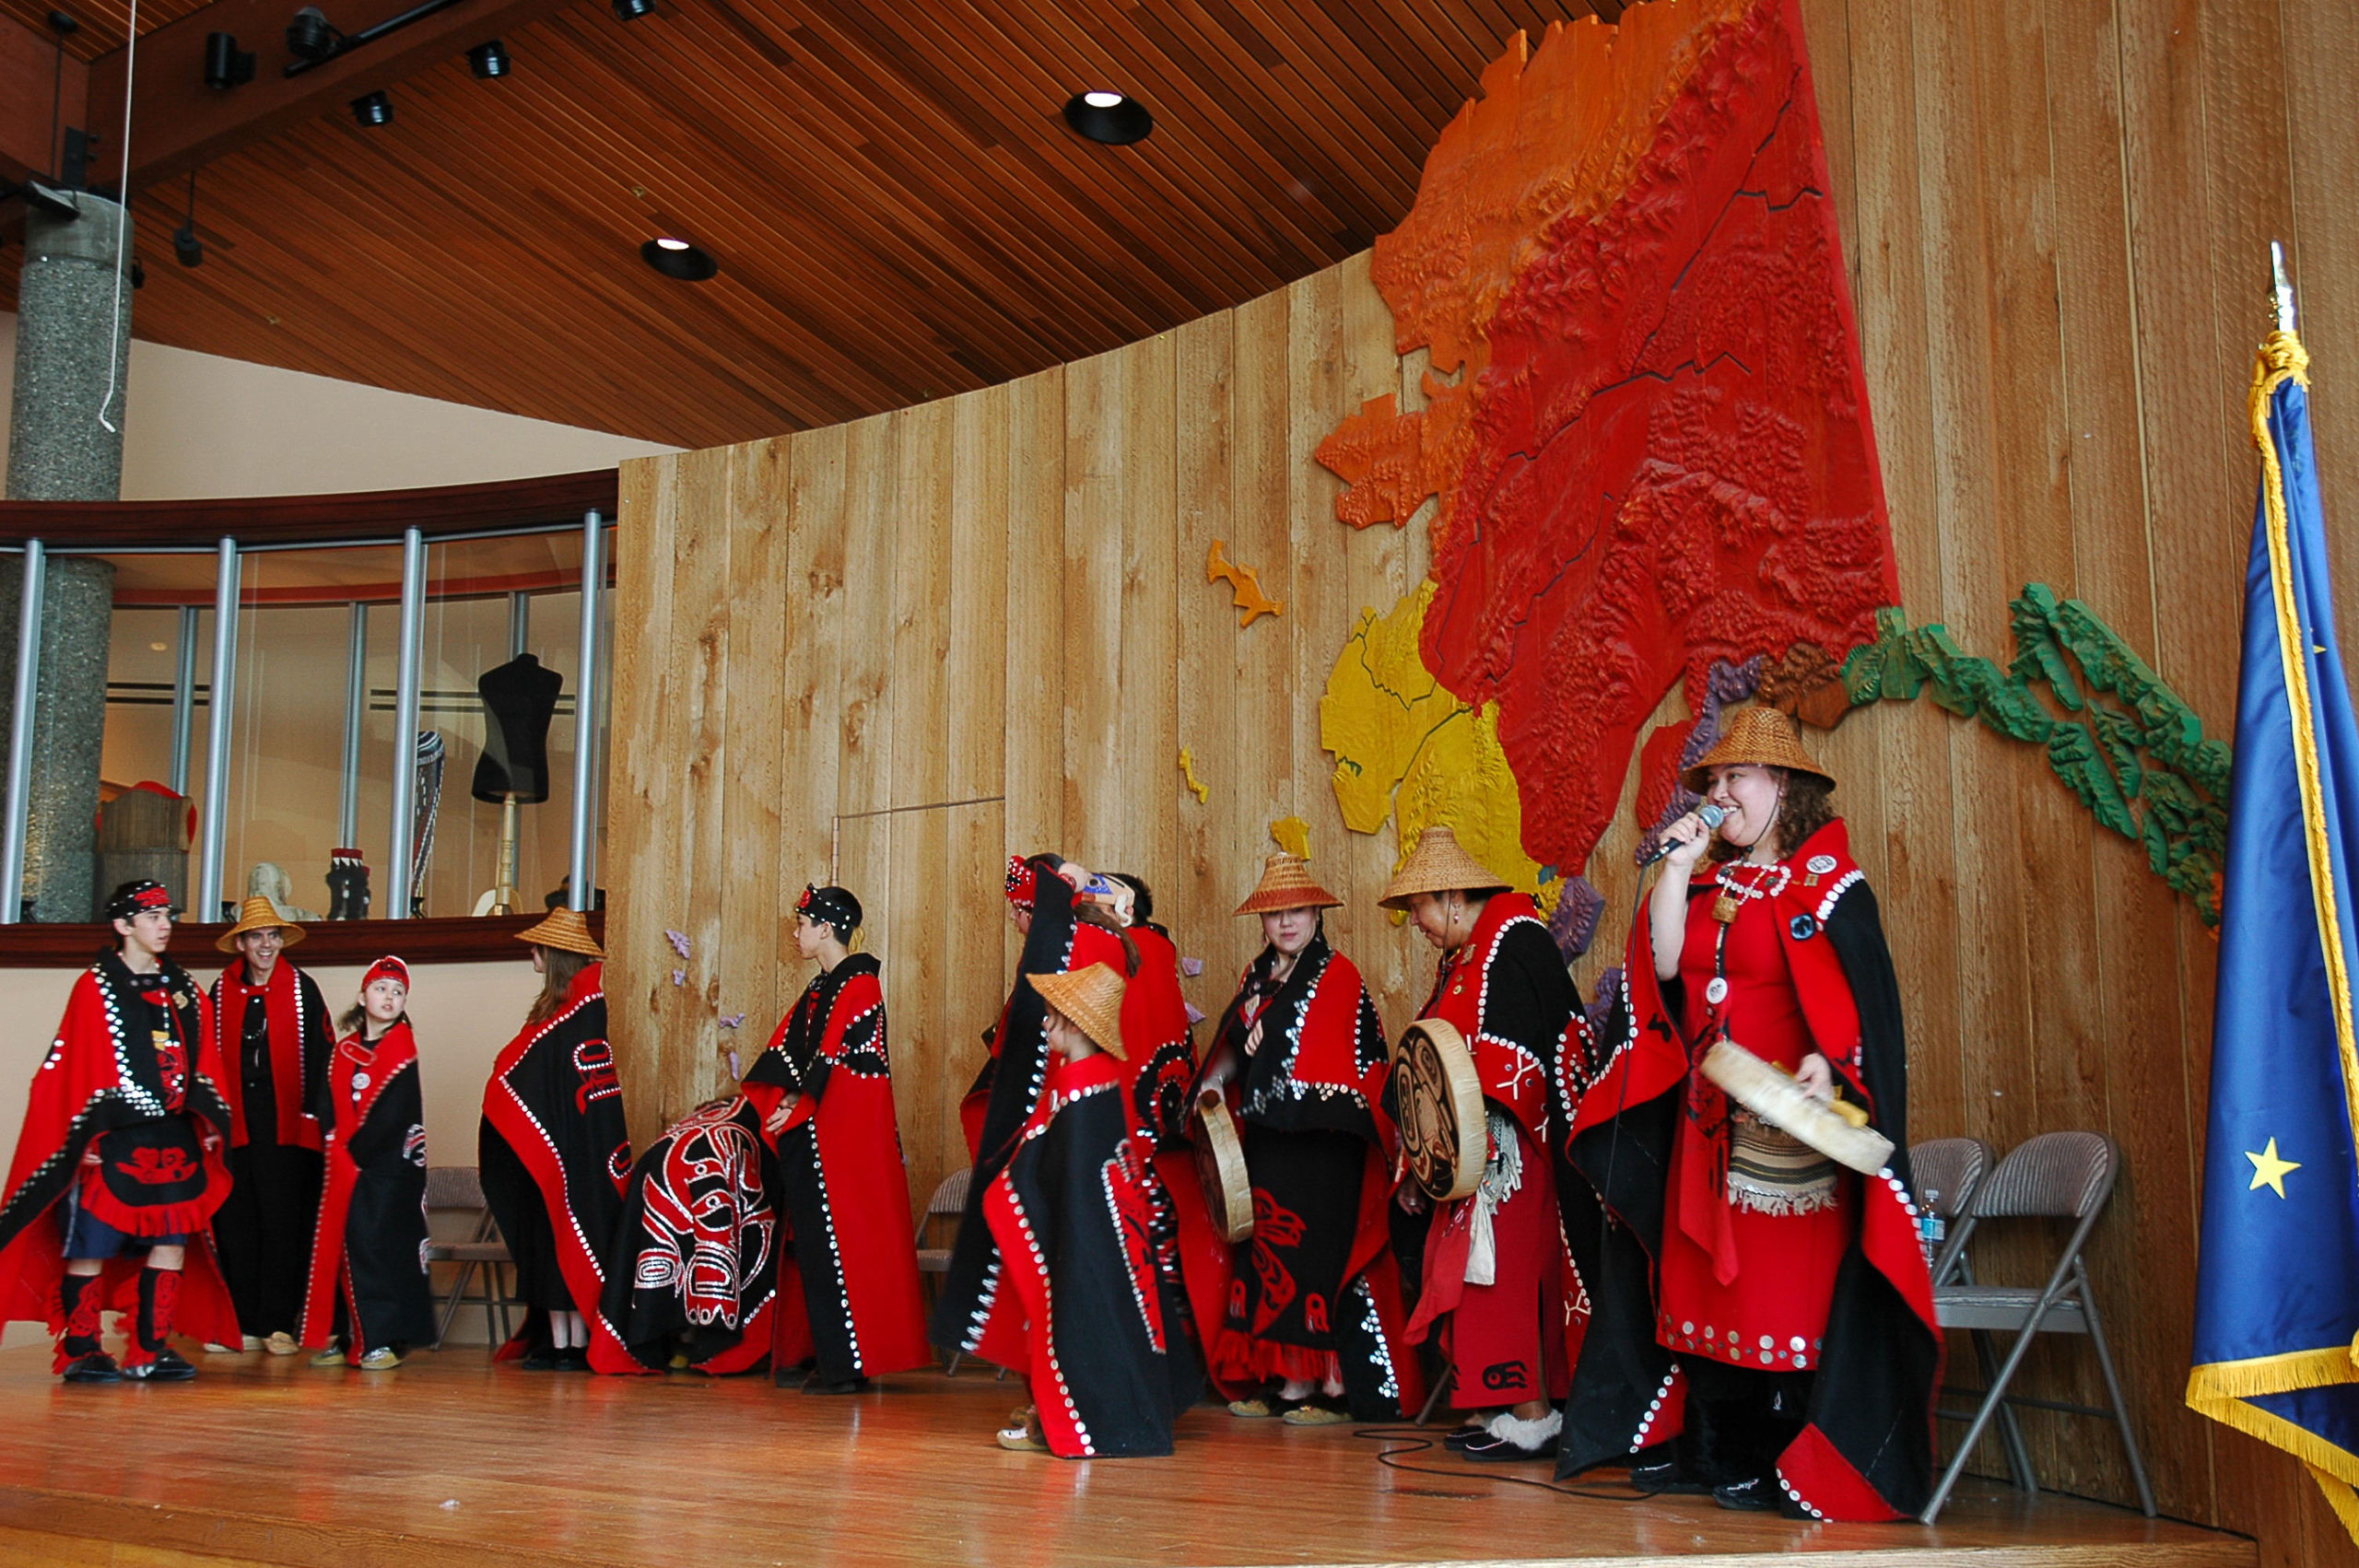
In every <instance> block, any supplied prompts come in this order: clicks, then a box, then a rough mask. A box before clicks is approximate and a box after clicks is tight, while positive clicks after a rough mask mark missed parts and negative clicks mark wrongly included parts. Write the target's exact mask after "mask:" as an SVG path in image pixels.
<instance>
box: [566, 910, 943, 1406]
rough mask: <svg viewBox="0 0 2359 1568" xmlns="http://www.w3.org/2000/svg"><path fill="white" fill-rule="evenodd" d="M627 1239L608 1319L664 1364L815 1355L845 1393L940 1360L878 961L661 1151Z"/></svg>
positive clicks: (847, 968)
mask: <svg viewBox="0 0 2359 1568" xmlns="http://www.w3.org/2000/svg"><path fill="white" fill-rule="evenodd" d="M789 1092H792V1093H794V1094H798V1095H799V1096H800V1098H799V1099H798V1100H797V1101H796V1103H795V1106H794V1108H793V1109H792V1111H791V1112H789V1113H788V1114H787V1116H786V1117H785V1119H784V1121H783V1122H782V1124H781V1126H780V1129H779V1130H778V1131H776V1132H772V1131H770V1130H769V1120H770V1117H771V1114H772V1113H773V1112H774V1111H776V1110H777V1108H778V1107H779V1106H780V1104H781V1103H782V1102H783V1101H784V1099H785V1098H786V1095H787V1094H788V1093H789ZM618 1237H619V1239H618V1242H617V1246H616V1262H615V1267H614V1269H613V1270H610V1271H609V1274H608V1277H607V1283H606V1300H607V1311H608V1316H611V1317H613V1318H614V1320H615V1321H616V1323H617V1324H620V1325H622V1326H623V1332H624V1342H625V1344H626V1345H628V1347H629V1349H630V1352H631V1353H632V1355H633V1356H634V1357H635V1358H636V1359H637V1360H638V1361H639V1362H640V1364H641V1365H643V1366H645V1367H646V1368H647V1369H648V1370H651V1371H652V1370H657V1369H660V1368H661V1367H662V1366H663V1364H664V1363H665V1360H666V1358H668V1357H669V1355H670V1353H671V1351H672V1347H673V1346H674V1345H675V1343H677V1342H679V1341H680V1340H681V1338H682V1336H683V1335H684V1334H685V1335H686V1336H687V1357H688V1360H689V1363H690V1364H691V1365H694V1366H695V1367H696V1368H697V1369H698V1370H699V1371H702V1372H708V1373H712V1374H716V1375H720V1374H727V1373H733V1372H745V1371H749V1370H751V1369H752V1368H754V1367H756V1366H758V1365H759V1364H761V1363H762V1361H763V1360H764V1359H765V1358H766V1357H767V1358H768V1359H769V1362H770V1364H771V1365H773V1366H777V1367H789V1366H793V1365H796V1364H798V1363H801V1362H803V1361H804V1360H806V1359H809V1360H816V1363H817V1364H818V1371H819V1375H820V1376H821V1378H823V1379H825V1380H827V1381H830V1382H838V1381H843V1380H846V1379H849V1378H853V1377H874V1376H881V1375H884V1374H886V1373H891V1372H906V1371H908V1370H909V1369H910V1368H911V1367H916V1366H923V1365H925V1364H926V1363H929V1362H931V1361H932V1360H933V1349H932V1347H931V1346H929V1345H928V1344H927V1342H926V1338H925V1308H924V1303H923V1299H922V1296H921V1293H920V1287H919V1283H918V1271H917V1234H916V1229H915V1226H914V1223H913V1222H912V1220H911V1217H910V1187H909V1176H908V1174H907V1171H906V1169H905V1167H904V1166H903V1165H902V1164H901V1141H900V1132H899V1129H898V1124H897V1123H896V1121H895V1119H894V1113H893V1083H892V1072H891V1065H890V1062H889V1060H888V1059H887V1056H886V1031H885V993H884V989H883V986H882V983H881V980H880V977H879V973H878V969H877V965H876V960H875V959H874V958H873V957H871V956H869V955H868V954H851V956H850V957H847V958H846V959H845V960H844V961H843V962H842V963H840V964H839V965H836V967H835V968H834V969H832V970H830V971H827V973H824V974H821V975H819V976H818V977H816V978H814V979H813V980H812V982H811V984H810V985H809V986H808V987H807V988H805V989H804V993H803V995H802V996H801V997H800V998H798V999H797V1000H796V1001H795V1004H794V1007H793V1008H792V1010H791V1011H790V1012H788V1013H787V1015H786V1017H785V1019H784V1020H783V1021H781V1022H780V1024H779V1027H778V1032H777V1033H776V1034H774V1035H773V1036H771V1037H770V1043H769V1047H767V1048H765V1049H764V1051H763V1052H762V1054H761V1055H760V1056H759V1057H757V1058H756V1059H755V1061H754V1065H753V1068H752V1070H751V1071H748V1072H747V1073H746V1075H745V1083H744V1084H743V1086H742V1088H741V1090H740V1092H739V1093H738V1094H735V1095H734V1096H733V1097H731V1098H730V1099H727V1100H720V1101H715V1102H713V1103H712V1104H711V1105H710V1106H704V1107H702V1108H701V1109H699V1110H698V1112H697V1113H696V1114H695V1115H693V1116H691V1117H688V1118H687V1120H686V1121H683V1122H682V1123H680V1124H679V1125H678V1126H676V1127H675V1128H674V1129H672V1131H671V1132H669V1133H667V1134H666V1135H665V1136H664V1138H663V1140H662V1141H659V1142H658V1143H657V1144H656V1145H655V1147H654V1148H652V1149H651V1150H649V1151H648V1153H647V1155H646V1156H645V1157H644V1158H642V1159H641V1160H640V1163H639V1168H638V1169H637V1170H636V1171H635V1172H634V1173H633V1175H632V1178H631V1187H630V1190H629V1192H628V1194H627V1195H626V1198H625V1203H624V1216H623V1223H622V1226H621V1229H620V1231H619V1232H618Z"/></svg>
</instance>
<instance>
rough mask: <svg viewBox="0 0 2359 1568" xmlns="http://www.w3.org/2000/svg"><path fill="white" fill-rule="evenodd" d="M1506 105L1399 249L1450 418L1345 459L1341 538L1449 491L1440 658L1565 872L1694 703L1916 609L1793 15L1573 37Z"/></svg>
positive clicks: (1347, 444) (1433, 378)
mask: <svg viewBox="0 0 2359 1568" xmlns="http://www.w3.org/2000/svg"><path fill="white" fill-rule="evenodd" d="M1484 90H1485V98H1484V99H1482V100H1480V101H1478V102H1475V103H1473V104H1470V105H1468V107H1467V108H1466V109H1465V110H1464V111H1462V112H1461V114H1460V115H1459V116H1458V118H1457V119H1456V120H1455V121H1453V122H1452V123H1451V124H1450V126H1449V129H1448V130H1447V131H1446V132H1445V133H1444V135H1443V136H1442V139H1441V141H1440V143H1439V144H1438V146H1437V147H1436V149H1435V152H1434V155H1433V157H1432V158H1431V159H1430V160H1429V161H1428V163H1427V165H1426V174H1425V180H1424V182H1423V184H1422V186H1421V187H1420V191H1419V196H1418V204H1417V207H1416V209H1415V211H1414V212H1413V213H1412V215H1411V216H1410V217H1409V219H1408V220H1407V221H1406V222H1405V223H1403V224H1402V227H1401V228H1400V229H1399V230H1397V231H1396V232H1395V233H1393V234H1391V235H1390V236H1388V237H1387V238H1386V239H1384V240H1379V242H1378V247H1377V257H1376V263H1375V266H1374V269H1373V275H1374V277H1375V280H1376V283H1377V286H1378V287H1379V289H1380V290H1381V291H1382V293H1383V294H1384V297H1385V299H1386V302H1387V303H1388V304H1389V305H1391V308H1392V311H1393V316H1394V320H1395V322H1396V323H1397V327H1398V333H1397V336H1398V341H1399V344H1400V346H1401V347H1402V350H1403V351H1404V352H1406V351H1408V350H1410V349H1413V348H1415V347H1419V346H1424V347H1426V348H1428V349H1429V350H1430V351H1431V358H1432V365H1433V367H1434V369H1433V372H1429V373H1428V375H1427V376H1426V381H1425V389H1426V394H1427V397H1428V399H1429V404H1428V406H1427V407H1426V409H1424V410H1422V411H1417V412H1412V413H1407V414H1403V413H1401V412H1399V411H1398V410H1397V409H1395V408H1392V407H1391V406H1389V405H1387V404H1385V403H1383V402H1381V401H1379V403H1377V404H1370V405H1369V406H1368V407H1367V408H1366V409H1363V410H1362V412H1361V413H1360V414H1359V415H1356V416H1354V417H1353V418H1351V419H1349V420H1346V421H1345V422H1344V425H1343V426H1342V427H1340V428H1338V429H1337V430H1336V431H1335V433H1334V434H1333V435H1332V436H1331V437H1330V438H1329V439H1328V440H1327V442H1326V443H1324V444H1323V445H1322V446H1321V447H1320V451H1319V454H1318V455H1319V457H1320V461H1321V462H1324V463H1326V464H1327V465H1328V466H1329V467H1331V468H1332V469H1334V470H1335V471H1336V472H1337V473H1338V474H1342V475H1343V476H1344V478H1345V479H1346V480H1347V481H1349V482H1350V486H1349V488H1348V489H1347V490H1346V491H1345V493H1344V496H1343V497H1341V498H1340V499H1339V501H1338V503H1337V507H1336V511H1337V515H1338V516H1339V517H1340V518H1341V519H1342V520H1343V521H1346V522H1350V523H1353V524H1355V525H1357V526H1363V527H1364V526H1367V525H1368V524H1370V523H1372V522H1376V521H1384V520H1387V519H1389V520H1391V521H1394V522H1396V523H1398V522H1401V521H1404V520H1405V519H1407V518H1408V517H1409V516H1410V515H1411V514H1412V513H1413V512H1414V510H1415V509H1417V507H1419V506H1420V505H1422V504H1423V503H1424V501H1425V500H1426V497H1438V498H1439V507H1438V511H1437V515H1436V518H1435V521H1434V523H1433V539H1434V565H1433V578H1434V581H1435V584H1436V591H1435V594H1434V599H1433V603H1432V605H1431V607H1430V609H1429V611H1428V613H1427V614H1426V619H1425V625H1424V636H1423V641H1422V645H1421V653H1422V656H1423V659H1424V661H1425V663H1426V666H1427V668H1429V669H1430V670H1432V671H1433V672H1434V673H1436V674H1437V675H1438V677H1439V678H1440V680H1441V681H1442V683H1443V684H1444V685H1446V686H1447V687H1448V688H1449V691H1450V692H1451V693H1452V694H1454V695H1455V696H1457V697H1458V698H1460V699H1461V700H1462V701H1464V702H1466V703H1468V704H1470V705H1474V706H1477V707H1481V706H1485V705H1489V704H1496V705H1497V707H1496V711H1497V714H1498V734H1499V740H1500V743H1501V744H1502V745H1503V746H1504V748H1505V750H1506V753H1507V755H1508V760H1509V762H1510V764H1511V765H1512V766H1513V769H1514V772H1515V777H1516V781H1517V789H1518V791H1519V793H1520V796H1521V800H1522V821H1523V841H1524V847H1525V848H1526V850H1527V851H1528V852H1529V853H1530V854H1531V855H1532V858H1533V859H1534V860H1536V861H1538V862H1540V863H1542V864H1543V865H1553V866H1555V867H1557V868H1560V869H1561V870H1562V871H1563V872H1567V873H1572V872H1579V869H1580V868H1581V867H1583V866H1584V865H1585V864H1586V863H1587V860H1588V857H1589V855H1590V850H1591V849H1592V848H1594V847H1595V845H1596V843H1597V839H1598V837H1599V836H1600V835H1601V834H1602V832H1603V830H1604V827H1605V825H1606V824H1607V822H1608V820H1609V819H1610V817H1611V814H1612V812H1613V809H1614V802H1615V800H1616V799H1617V798H1618V796H1619V794H1620V790H1621V785H1622V780H1623V778H1624V776H1625V772H1626V770H1627V768H1628V766H1629V765H1630V759H1631V754H1632V751H1633V749H1634V747H1635V745H1636V743H1637V735H1638V732H1639V731H1640V730H1641V729H1642V728H1643V727H1644V725H1645V723H1646V721H1647V718H1648V716H1649V714H1650V713H1651V712H1652V711H1653V710H1654V708H1655V707H1656V705H1657V704H1658V703H1659V702H1660V701H1661V698H1662V697H1663V696H1664V695H1665V694H1666V693H1667V692H1669V691H1670V689H1671V688H1672V686H1673V685H1679V684H1681V683H1683V682H1684V684H1685V685H1686V688H1687V695H1688V699H1689V705H1690V708H1691V710H1700V708H1701V703H1702V697H1703V694H1704V685H1705V683H1706V680H1707V678H1708V673H1709V671H1710V668H1711V666H1712V664H1713V662H1714V661H1728V662H1730V663H1731V664H1734V663H1738V662H1741V661H1744V660H1746V659H1749V658H1751V657H1753V656H1755V655H1756V654H1758V655H1764V656H1766V659H1767V660H1768V661H1770V662H1772V663H1776V662H1778V661H1781V660H1783V659H1785V657H1786V656H1787V654H1788V652H1789V650H1790V649H1792V648H1793V647H1794V645H1795V644H1797V643H1808V644H1812V645H1813V646H1814V647H1815V648H1816V649H1823V650H1825V653H1824V654H1823V655H1822V657H1831V658H1833V659H1835V660H1837V661H1839V660H1840V659H1841V657H1842V656H1843V655H1844V654H1845V653H1846V652H1848V650H1849V649H1851V648H1852V647H1854V646H1856V645H1858V644H1860V643H1863V642H1866V641H1870V640H1872V638H1873V636H1874V614H1875V611H1876V609H1877V608H1878V607H1879V606H1881V605H1884V604H1888V603H1894V602H1895V600H1896V598H1897V584H1896V580H1895V570H1894V566H1893V559H1892V546H1891V533H1890V528H1889V525H1888V523H1887V521H1886V517H1885V512H1884V493H1883V486H1882V483H1881V481H1880V479H1879V477H1878V473H1877V468H1876V462H1875V451H1874V442H1873V438H1872V433H1871V431H1870V428H1869V422H1868V411H1867V400H1866V392H1865V384H1864V380H1863V379H1862V376H1861V371H1860V356H1859V348H1858V333H1857V329H1856V326H1855V323H1854V322H1853V318H1852V312H1851V303H1850V299H1849V297H1848V293H1847V291H1846V288H1845V286H1844V280H1843V268H1842V258H1841V252H1840V245H1839V240H1838V237H1837V232H1836V228H1835V219H1834V214H1833V212H1832V210H1831V207H1830V205H1829V203H1828V201H1827V199H1826V191H1827V178H1826V168H1825V151H1824V147H1823V146H1822V143H1821V140H1820V135H1819V125H1818V114H1817V107H1816V103H1815V99H1814V98H1813V92H1812V88H1811V80H1810V71H1809V65H1808V63H1807V61H1806V59H1805V56H1804V53H1803V50H1802V32H1801V21H1800V18H1799V15H1798V13H1797V11H1796V8H1795V6H1794V3H1793V0H1700V3H1693V0H1683V3H1679V4H1672V5H1660V6H1637V7H1633V8H1632V9H1631V10H1630V11H1629V12H1628V13H1627V15H1626V17H1625V20H1624V21H1623V22H1622V23H1621V24H1620V25H1619V26H1618V27H1615V28H1611V29H1609V28H1606V27H1603V26H1602V25H1598V24H1594V23H1583V24H1580V25H1578V26H1575V27H1572V28H1569V29H1554V28H1552V29H1550V33H1549V36H1548V39H1547V41H1545V42H1544V43H1543V46H1542V47H1541V49H1540V50H1539V51H1538V52H1537V53H1534V54H1532V56H1531V57H1530V58H1529V60H1527V59H1526V58H1524V55H1523V52H1522V50H1521V48H1520V46H1519V47H1518V48H1517V49H1514V50H1511V51H1510V52H1509V53H1508V55H1507V56H1505V57H1504V58H1502V59H1501V60H1500V61H1498V62H1497V63H1496V64H1494V65H1493V66H1492V67H1491V69H1490V70H1489V71H1488V72H1487V73H1485V77H1484ZM1656 760H1657V762H1658V764H1660V762H1661V759H1660V758H1658V759H1656Z"/></svg>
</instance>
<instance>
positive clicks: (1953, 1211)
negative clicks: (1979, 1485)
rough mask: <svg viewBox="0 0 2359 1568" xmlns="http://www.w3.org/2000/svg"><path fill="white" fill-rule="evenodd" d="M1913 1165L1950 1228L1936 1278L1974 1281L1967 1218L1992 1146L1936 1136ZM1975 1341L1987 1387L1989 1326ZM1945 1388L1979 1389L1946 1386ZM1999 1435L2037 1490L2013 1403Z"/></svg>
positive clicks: (2022, 1480)
mask: <svg viewBox="0 0 2359 1568" xmlns="http://www.w3.org/2000/svg"><path fill="white" fill-rule="evenodd" d="M1908 1164H1909V1168H1910V1169H1911V1170H1913V1171H1914V1172H1915V1173H1916V1176H1917V1201H1918V1202H1919V1203H1920V1204H1922V1205H1924V1206H1925V1208H1926V1209H1928V1210H1930V1211H1931V1212H1932V1213H1933V1214H1935V1215H1937V1216H1939V1218H1940V1219H1941V1222H1942V1225H1943V1226H1944V1227H1945V1228H1946V1232H1947V1234H1946V1235H1945V1237H1944V1239H1943V1240H1942V1247H1941V1250H1940V1251H1939V1252H1938V1253H1936V1254H1934V1256H1933V1260H1932V1270H1933V1283H1934V1284H1936V1285H1953V1284H1964V1285H1970V1284H1972V1283H1974V1264H1973V1261H1972V1259H1970V1258H1968V1257H1967V1256H1966V1237H1967V1236H1968V1235H1971V1234H1972V1232H1973V1227H1972V1225H1971V1224H1969V1223H1967V1217H1968V1216H1969V1215H1971V1214H1972V1213H1973V1211H1974V1195H1975V1193H1976V1192H1977V1191H1978V1189H1979V1188H1981V1186H1982V1180H1983V1178H1984V1177H1985V1176H1988V1175H1989V1174H1990V1145H1989V1144H1988V1143H1985V1142H1983V1141H1982V1140H1980V1139H1979V1138H1931V1139H1928V1140H1926V1141H1924V1142H1922V1143H1917V1144H1912V1145H1910V1146H1909V1150H1908ZM1973 1340H1974V1359H1975V1361H1976V1363H1978V1365H1979V1366H1980V1367H1981V1368H1982V1387H1985V1388H1988V1387H1990V1383H1991V1380H1992V1379H1993V1378H1994V1377H1996V1376H1997V1375H1998V1371H1999V1357H1998V1354H1997V1352H1995V1351H1993V1350H1992V1349H1991V1345H1990V1335H1989V1330H1987V1329H1981V1328H1978V1329H1976V1330H1974V1333H1973ZM1972 1392H1973V1390H1972V1389H1966V1388H1951V1387H1944V1388H1943V1389H1942V1393H1944V1394H1966V1393H1972ZM1958 1419H1960V1420H1964V1419H1965V1418H1964V1417H1962V1416H1961V1417H1959V1418H1958ZM1999 1440H2000V1446H2001V1448H2002V1449H2003V1450H2004V1452H2005V1454H2006V1456H2007V1473H2008V1475H2009V1476H2010V1477H2011V1478H2012V1479H2013V1481H2014V1483H2015V1485H2016V1486H2018V1487H2020V1488H2022V1489H2023V1490H2024V1491H2025V1492H2037V1491H2038V1490H2039V1477H2038V1475H2037V1474H2036V1472H2035V1471H2034V1470H2033V1469H2032V1466H2031V1449H2030V1448H2029V1447H2027V1446H2026V1445H2025V1443H2024V1433H2023V1425H2022V1423H2021V1422H2017V1421H2016V1420H2015V1409H2014V1407H2013V1405H2008V1404H2001V1406H2000V1407H1999Z"/></svg>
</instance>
